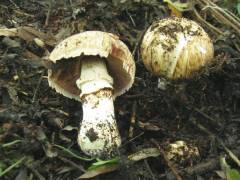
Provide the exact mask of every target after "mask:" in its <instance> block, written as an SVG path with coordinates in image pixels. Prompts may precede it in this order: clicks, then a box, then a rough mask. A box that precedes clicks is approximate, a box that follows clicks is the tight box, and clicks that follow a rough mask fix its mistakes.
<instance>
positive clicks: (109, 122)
mask: <svg viewBox="0 0 240 180" xmlns="http://www.w3.org/2000/svg"><path fill="white" fill-rule="evenodd" d="M81 62H82V65H81V75H80V79H78V80H77V82H76V84H77V86H78V88H79V89H80V90H81V94H80V97H81V101H82V107H83V120H82V123H81V127H80V131H79V134H78V143H79V145H80V147H81V149H82V151H83V152H85V153H86V154H88V155H91V156H97V157H99V156H101V157H102V156H108V155H110V154H111V153H112V152H114V151H115V150H116V149H117V147H119V146H120V144H121V138H120V135H119V131H118V128H117V123H116V120H115V114H114V105H113V79H112V77H111V76H110V75H109V74H108V71H107V67H106V62H105V61H104V60H103V59H101V58H98V57H88V59H84V60H82V61H81Z"/></svg>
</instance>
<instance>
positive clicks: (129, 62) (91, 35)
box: [48, 31, 135, 101]
mask: <svg viewBox="0 0 240 180" xmlns="http://www.w3.org/2000/svg"><path fill="white" fill-rule="evenodd" d="M86 56H99V57H101V58H104V59H106V60H107V68H108V71H109V73H110V75H111V76H112V77H113V79H114V94H113V96H114V98H115V97H117V96H119V95H121V94H123V93H124V92H125V91H127V90H128V89H129V88H130V87H131V86H132V84H133V81H134V76H135V62H134V60H133V57H132V55H131V52H130V51H129V49H128V47H127V46H126V45H125V44H124V43H123V42H122V41H120V40H119V38H118V36H116V35H113V34H111V33H106V32H101V31H86V32H83V33H79V34H76V35H73V36H70V37H68V38H67V39H65V40H63V41H62V42H60V43H59V44H58V45H57V46H56V47H55V49H54V50H53V51H52V52H51V54H50V56H49V60H50V61H52V62H53V63H56V65H55V66H56V68H53V69H50V70H49V71H48V82H49V86H51V87H52V88H54V89H55V90H56V91H57V92H59V93H61V94H63V95H64V96H66V97H69V98H74V99H76V100H78V101H80V97H79V95H80V90H79V89H78V88H77V86H76V80H77V79H78V78H79V77H80V71H81V60H84V58H83V57H86ZM77 60H78V61H77ZM79 60H80V61H79Z"/></svg>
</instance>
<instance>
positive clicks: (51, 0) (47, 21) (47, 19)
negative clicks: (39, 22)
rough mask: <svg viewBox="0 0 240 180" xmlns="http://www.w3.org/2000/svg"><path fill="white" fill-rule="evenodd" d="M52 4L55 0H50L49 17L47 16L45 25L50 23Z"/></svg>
mask: <svg viewBox="0 0 240 180" xmlns="http://www.w3.org/2000/svg"><path fill="white" fill-rule="evenodd" d="M52 5H53V0H49V7H48V12H47V17H46V20H45V24H44V26H45V27H47V26H48V23H49V18H50V15H51V12H52Z"/></svg>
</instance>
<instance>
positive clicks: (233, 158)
mask: <svg viewBox="0 0 240 180" xmlns="http://www.w3.org/2000/svg"><path fill="white" fill-rule="evenodd" d="M191 122H192V123H193V124H194V125H196V126H197V127H198V128H199V129H200V130H202V131H203V132H205V133H206V134H208V135H209V136H211V137H213V138H215V139H216V140H217V141H218V142H219V143H220V145H221V146H222V147H223V148H224V150H225V151H226V152H227V153H228V155H229V156H230V157H231V158H232V160H233V161H234V162H235V163H236V164H237V165H238V166H239V167H240V160H239V159H238V157H237V156H236V155H235V154H234V153H233V152H232V151H231V150H230V149H228V148H227V147H226V145H225V144H224V143H223V141H222V140H221V139H220V138H219V137H217V136H216V135H215V134H213V133H212V132H210V131H209V130H208V129H207V128H206V127H204V126H203V125H202V124H200V123H199V122H197V121H196V119H194V118H192V119H191Z"/></svg>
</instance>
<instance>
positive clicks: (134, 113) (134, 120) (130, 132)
mask: <svg viewBox="0 0 240 180" xmlns="http://www.w3.org/2000/svg"><path fill="white" fill-rule="evenodd" d="M136 109H137V102H136V101H134V103H133V108H132V117H131V122H130V128H129V133H128V137H129V138H132V137H133V130H134V126H135V124H136Z"/></svg>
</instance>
